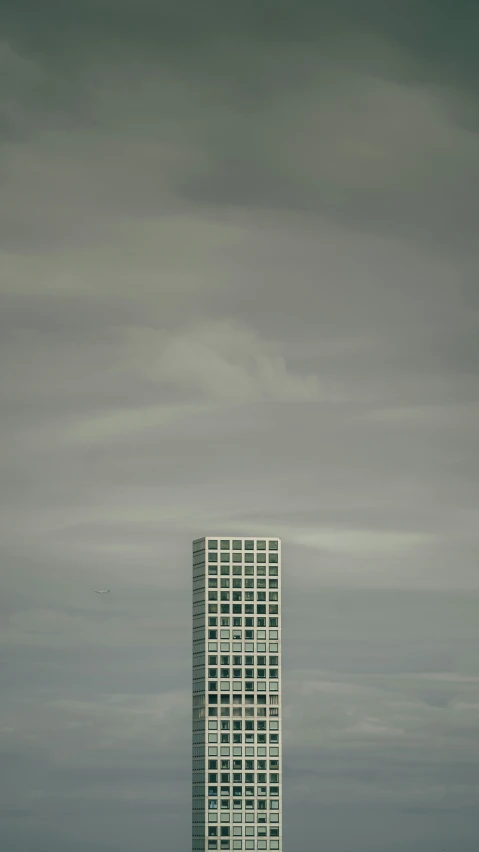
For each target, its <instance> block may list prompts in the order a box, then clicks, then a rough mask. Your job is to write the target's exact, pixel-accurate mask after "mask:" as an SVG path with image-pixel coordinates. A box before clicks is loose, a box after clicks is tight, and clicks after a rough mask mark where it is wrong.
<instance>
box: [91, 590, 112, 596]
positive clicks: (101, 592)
mask: <svg viewBox="0 0 479 852" xmlns="http://www.w3.org/2000/svg"><path fill="white" fill-rule="evenodd" d="M109 591H110V589H94V592H95V594H96V595H107V594H108V592H109Z"/></svg>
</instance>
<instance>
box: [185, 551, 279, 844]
mask: <svg viewBox="0 0 479 852" xmlns="http://www.w3.org/2000/svg"><path fill="white" fill-rule="evenodd" d="M202 544H203V547H204V550H205V553H207V554H208V559H205V567H204V568H203V573H204V578H203V584H204V586H205V587H206V588H207V589H208V593H207V594H205V595H204V599H205V600H206V601H207V603H208V607H209V605H210V604H212V605H213V606H214V605H216V606H217V607H218V611H217V612H209V613H208V618H210V619H212V621H210V622H209V623H208V627H207V628H206V629H211V631H212V632H211V633H209V634H208V637H207V638H206V637H205V650H204V656H203V660H202V663H203V665H202V677H203V681H202V682H203V683H206V680H205V678H206V679H207V681H208V682H209V683H211V684H215V689H212V690H211V691H209V690H207V691H206V694H205V701H204V707H205V712H204V716H203V717H202V718H203V719H204V724H205V734H206V733H207V735H208V736H209V735H210V734H216V737H217V742H216V743H214V744H213V743H208V744H207V745H206V748H207V749H208V757H207V758H205V759H207V760H208V761H211V760H213V761H216V762H217V767H216V771H213V770H212V771H211V772H208V775H207V776H206V778H205V775H204V774H203V776H202V777H203V781H204V782H205V783H204V785H203V790H202V793H201V795H202V796H203V798H201V795H200V797H199V802H200V808H201V807H203V808H204V809H205V812H206V811H207V812H208V817H207V818H206V819H204V826H202V828H203V829H204V827H205V826H210V825H212V824H214V825H216V826H217V828H218V831H217V832H216V835H215V836H213V835H208V831H207V830H206V831H205V833H204V834H200V836H201V837H203V838H204V843H205V845H204V847H202V848H205V849H206V848H208V849H209V848H212V849H218V850H219V849H267V850H270V849H278V850H279V849H280V848H281V706H280V692H281V686H280V683H281V637H280V617H281V582H280V580H281V578H280V559H281V556H280V543H279V541H278V540H277V539H276V540H273V541H271V540H268V539H265V540H258V539H242V540H234V539H223V540H222V539H221V538H220V537H217V538H216V540H211V539H205V540H202ZM260 545H261V546H260ZM199 549H200V547H199V546H198V543H197V550H199ZM212 554H213V558H211V560H210V556H211V555H212ZM215 554H216V558H214V555H215ZM200 558H201V557H198V556H197V559H198V561H200ZM206 566H207V567H206ZM209 593H212V594H211V596H210V594H209ZM213 619H216V621H213ZM215 630H216V633H214V632H213V631H215ZM206 657H208V659H206ZM235 658H236V659H235ZM208 669H209V670H210V671H207V670H208ZM209 683H208V685H209ZM215 724H216V726H217V727H216V730H213V729H212V727H211V726H212V725H215ZM208 736H205V739H207V738H208ZM213 754H214V756H213ZM215 776H216V781H215V782H214V780H213V779H214V777H215ZM200 777H201V776H200ZM200 786H201V785H200ZM194 801H195V800H194ZM194 807H195V805H194ZM205 816H206V813H205ZM226 823H228V824H229V828H230V829H231V828H234V829H235V831H234V832H233V831H226V830H224V831H220V830H219V829H220V827H223V828H226ZM246 829H248V832H246ZM240 832H241V833H240ZM210 844H211V845H210ZM215 844H216V845H215ZM193 848H194V844H193Z"/></svg>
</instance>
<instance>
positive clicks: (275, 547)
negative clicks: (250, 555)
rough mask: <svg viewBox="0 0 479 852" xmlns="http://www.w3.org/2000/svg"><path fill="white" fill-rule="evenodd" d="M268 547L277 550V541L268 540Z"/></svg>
mask: <svg viewBox="0 0 479 852" xmlns="http://www.w3.org/2000/svg"><path fill="white" fill-rule="evenodd" d="M269 549H270V550H278V542H277V541H270V542H269Z"/></svg>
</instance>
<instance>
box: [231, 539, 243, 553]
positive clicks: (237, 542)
mask: <svg viewBox="0 0 479 852" xmlns="http://www.w3.org/2000/svg"><path fill="white" fill-rule="evenodd" d="M233 550H241V540H240V539H239V538H234V539H233Z"/></svg>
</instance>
